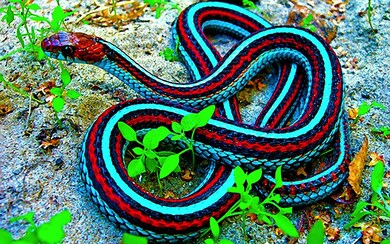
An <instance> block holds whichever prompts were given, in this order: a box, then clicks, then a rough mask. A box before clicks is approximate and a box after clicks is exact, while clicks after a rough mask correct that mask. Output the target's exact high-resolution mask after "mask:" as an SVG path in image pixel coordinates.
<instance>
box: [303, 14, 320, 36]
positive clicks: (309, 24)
mask: <svg viewBox="0 0 390 244" xmlns="http://www.w3.org/2000/svg"><path fill="white" fill-rule="evenodd" d="M313 18H314V17H313V14H309V15H307V16H306V17H305V18H304V19H302V25H301V26H302V27H303V28H306V29H309V30H310V31H311V32H316V31H317V27H315V25H313Z"/></svg>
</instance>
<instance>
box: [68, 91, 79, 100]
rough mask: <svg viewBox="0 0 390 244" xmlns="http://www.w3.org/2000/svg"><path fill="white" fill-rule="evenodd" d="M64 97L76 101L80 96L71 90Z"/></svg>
mask: <svg viewBox="0 0 390 244" xmlns="http://www.w3.org/2000/svg"><path fill="white" fill-rule="evenodd" d="M66 95H67V96H68V97H69V98H72V99H77V98H78V97H80V96H81V94H80V93H78V92H77V91H75V90H73V89H70V90H68V91H67V92H66Z"/></svg>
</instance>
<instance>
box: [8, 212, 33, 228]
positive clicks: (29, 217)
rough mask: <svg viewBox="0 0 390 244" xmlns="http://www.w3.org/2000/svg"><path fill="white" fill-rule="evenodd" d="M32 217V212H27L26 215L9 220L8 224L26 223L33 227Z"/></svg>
mask: <svg viewBox="0 0 390 244" xmlns="http://www.w3.org/2000/svg"><path fill="white" fill-rule="evenodd" d="M34 215H35V213H34V212H33V211H31V212H28V213H26V214H23V215H20V216H17V217H13V218H11V219H10V220H9V222H10V223H14V222H16V221H26V222H27V223H29V224H30V225H32V226H35V222H34Z"/></svg>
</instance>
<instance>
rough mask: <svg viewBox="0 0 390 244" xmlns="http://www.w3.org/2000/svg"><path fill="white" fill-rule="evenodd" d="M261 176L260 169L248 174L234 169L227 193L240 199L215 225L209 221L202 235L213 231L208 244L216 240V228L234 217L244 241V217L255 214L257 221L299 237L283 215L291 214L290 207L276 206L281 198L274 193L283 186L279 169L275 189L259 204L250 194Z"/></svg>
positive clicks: (257, 198) (276, 174) (256, 198)
mask: <svg viewBox="0 0 390 244" xmlns="http://www.w3.org/2000/svg"><path fill="white" fill-rule="evenodd" d="M261 176H262V169H261V168H260V169H257V170H255V171H253V172H251V173H249V174H248V173H245V172H244V170H243V169H242V168H241V167H239V166H237V167H236V168H235V169H234V181H235V186H233V187H231V188H230V189H229V190H228V191H229V192H231V193H236V194H240V199H239V200H238V201H237V202H236V203H235V204H234V205H233V206H232V207H231V208H230V209H229V210H228V211H227V212H226V213H225V214H224V215H223V216H222V217H221V218H220V219H218V220H217V223H215V222H214V220H210V228H209V229H207V230H206V231H205V232H204V233H203V234H202V235H205V234H206V233H208V232H209V231H210V230H211V228H213V229H214V232H212V233H213V236H214V239H208V240H209V241H208V242H209V243H213V242H212V241H214V242H215V241H216V239H217V237H216V234H218V233H219V232H218V231H217V230H216V228H217V227H216V226H217V225H218V224H219V223H220V222H221V221H223V220H224V219H225V218H228V217H231V216H236V215H238V216H240V217H241V220H242V229H243V231H244V236H245V239H246V216H247V215H248V214H255V215H256V216H257V218H258V220H260V221H263V222H265V223H266V224H269V225H271V224H272V223H275V224H276V226H278V227H279V228H280V229H281V230H282V231H283V232H284V233H286V234H287V235H289V236H291V237H298V236H299V234H298V231H297V229H296V228H295V226H294V225H293V224H292V222H291V221H290V220H289V219H288V218H287V217H286V216H285V214H291V213H292V207H288V208H283V207H280V206H279V205H278V204H279V203H280V200H281V197H280V194H276V193H275V190H276V189H278V188H280V187H282V185H283V181H282V174H281V167H278V168H277V170H276V173H275V187H274V188H273V189H272V190H271V192H270V193H269V195H268V196H267V197H266V198H265V199H264V200H263V201H262V202H260V199H259V197H258V196H253V195H251V193H250V191H251V190H252V187H253V184H255V183H257V182H258V181H259V180H260V179H261ZM266 206H273V207H274V208H275V209H277V213H276V214H274V213H270V212H268V211H267V210H266ZM271 219H272V220H273V221H272V220H271ZM212 222H213V223H212Z"/></svg>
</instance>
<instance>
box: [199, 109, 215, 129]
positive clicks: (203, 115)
mask: <svg viewBox="0 0 390 244" xmlns="http://www.w3.org/2000/svg"><path fill="white" fill-rule="evenodd" d="M214 111H215V105H210V106H208V107H206V108H204V109H202V110H200V111H199V112H198V115H199V121H198V123H197V125H196V127H202V126H205V125H207V123H208V122H209V121H210V119H211V117H212V116H213V114H214Z"/></svg>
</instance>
